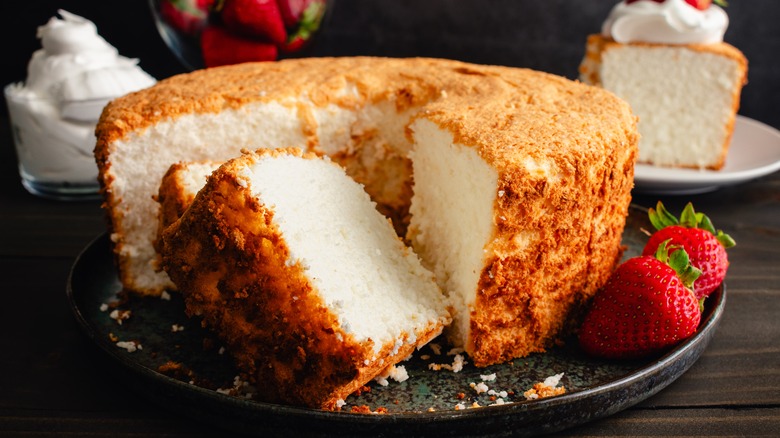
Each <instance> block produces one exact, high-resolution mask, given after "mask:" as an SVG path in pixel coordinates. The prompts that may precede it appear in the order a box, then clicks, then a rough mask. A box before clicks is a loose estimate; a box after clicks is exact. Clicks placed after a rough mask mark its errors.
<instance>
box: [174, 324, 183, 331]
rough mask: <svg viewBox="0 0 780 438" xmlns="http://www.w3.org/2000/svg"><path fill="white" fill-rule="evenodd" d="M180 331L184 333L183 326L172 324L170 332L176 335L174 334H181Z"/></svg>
mask: <svg viewBox="0 0 780 438" xmlns="http://www.w3.org/2000/svg"><path fill="white" fill-rule="evenodd" d="M181 331H184V326H183V325H180V324H173V325H172V326H171V332H173V333H176V332H181Z"/></svg>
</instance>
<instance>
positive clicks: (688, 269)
mask: <svg viewBox="0 0 780 438" xmlns="http://www.w3.org/2000/svg"><path fill="white" fill-rule="evenodd" d="M671 240H672V239H667V240H664V241H663V242H662V243H661V244H660V245H658V249H657V250H656V252H655V258H657V259H658V260H660V261H661V262H663V263H666V264H668V265H669V266H670V267H671V268H672V269H674V271H675V272H677V276H678V277H680V280H682V282H683V284H684V285H685V287H687V288H689V289H693V283H694V282H695V281H696V279H697V278H699V277H700V276H701V274H702V272H701V269H698V268H696V267H694V266H693V265H691V260H690V257H689V256H688V253H687V252H686V251H685V249H683V247H682V246H678V245H672V246H668V245H669V242H671Z"/></svg>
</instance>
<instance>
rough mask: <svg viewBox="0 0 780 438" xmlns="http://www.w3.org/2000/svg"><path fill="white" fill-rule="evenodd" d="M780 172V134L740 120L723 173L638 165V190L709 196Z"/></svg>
mask: <svg viewBox="0 0 780 438" xmlns="http://www.w3.org/2000/svg"><path fill="white" fill-rule="evenodd" d="M777 170H780V131H778V130H777V129H775V128H773V127H771V126H768V125H765V124H763V123H761V122H759V121H756V120H753V119H750V118H748V117H744V116H737V121H736V123H735V124H734V136H733V137H732V139H731V146H730V147H729V153H728V156H727V157H726V165H725V166H724V167H723V169H721V170H718V171H715V170H696V169H672V168H664V167H657V166H651V165H648V164H637V166H636V169H635V174H634V190H635V191H636V192H639V193H653V194H665V195H684V194H695V193H705V192H709V191H713V190H716V189H718V188H720V187H725V186H729V185H734V184H739V183H743V182H747V181H750V180H752V179H755V178H759V177H762V176H765V175H769V174H770V173H772V172H775V171H777Z"/></svg>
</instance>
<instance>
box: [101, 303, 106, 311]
mask: <svg viewBox="0 0 780 438" xmlns="http://www.w3.org/2000/svg"><path fill="white" fill-rule="evenodd" d="M106 310H108V304H106V303H103V304H101V305H100V311H101V312H105V311H106Z"/></svg>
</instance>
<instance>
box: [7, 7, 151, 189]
mask: <svg viewBox="0 0 780 438" xmlns="http://www.w3.org/2000/svg"><path fill="white" fill-rule="evenodd" d="M58 14H59V17H53V18H51V19H50V20H49V22H48V23H46V24H45V25H43V26H40V27H39V28H38V33H37V36H38V38H39V39H40V40H41V46H42V48H41V49H39V50H37V51H35V52H34V53H33V55H32V58H31V59H30V62H29V64H28V68H27V79H26V81H25V82H24V83H16V84H10V85H9V86H7V87H6V88H5V95H6V102H7V103H8V108H9V114H10V116H11V122H12V124H13V129H14V139H15V141H16V146H17V153H18V155H19V160H20V167H21V170H22V173H23V177H25V176H26V177H28V178H31V179H33V180H36V181H43V182H66V183H80V182H84V183H94V184H95V186H97V182H96V178H97V166H96V164H95V159H94V156H93V154H92V151H93V149H94V147H95V134H94V130H95V125H96V124H97V120H98V119H99V117H100V114H101V112H102V111H103V107H104V106H105V105H106V104H107V103H108V102H109V101H110V100H112V99H114V98H117V97H119V96H122V95H124V94H127V93H130V92H133V91H137V90H140V89H142V88H146V87H149V86H151V85H154V83H155V82H156V81H155V79H154V78H153V77H151V76H150V75H149V74H147V73H146V72H144V71H143V70H142V69H141V68H140V67H139V66H138V60H137V59H130V58H125V57H123V56H120V55H119V53H118V51H117V49H116V48H115V47H113V46H112V45H111V44H109V43H108V42H106V40H105V39H103V38H102V37H101V36H100V35H98V32H97V27H96V26H95V24H94V23H93V22H91V21H89V20H87V19H86V18H83V17H80V16H78V15H74V14H71V13H69V12H67V11H64V10H59V11H58ZM60 17H61V18H60Z"/></svg>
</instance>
